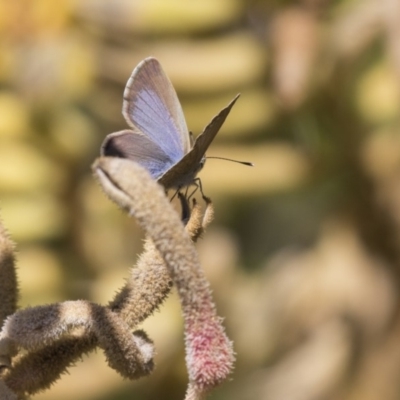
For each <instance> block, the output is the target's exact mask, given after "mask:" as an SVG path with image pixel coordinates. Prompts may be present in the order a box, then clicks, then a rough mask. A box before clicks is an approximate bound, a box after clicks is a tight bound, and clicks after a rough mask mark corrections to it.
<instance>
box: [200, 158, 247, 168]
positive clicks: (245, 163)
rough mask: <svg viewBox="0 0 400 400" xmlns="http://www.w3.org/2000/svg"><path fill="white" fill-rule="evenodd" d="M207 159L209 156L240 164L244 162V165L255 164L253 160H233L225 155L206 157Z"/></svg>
mask: <svg viewBox="0 0 400 400" xmlns="http://www.w3.org/2000/svg"><path fill="white" fill-rule="evenodd" d="M206 158H207V159H209V158H215V159H217V160H225V161H232V162H235V163H238V164H243V165H247V166H249V167H254V164H253V163H252V162H249V161H239V160H232V159H231V158H225V157H206Z"/></svg>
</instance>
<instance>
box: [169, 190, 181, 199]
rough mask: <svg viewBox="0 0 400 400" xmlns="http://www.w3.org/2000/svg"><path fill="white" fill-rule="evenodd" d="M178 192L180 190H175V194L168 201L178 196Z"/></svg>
mask: <svg viewBox="0 0 400 400" xmlns="http://www.w3.org/2000/svg"><path fill="white" fill-rule="evenodd" d="M179 190H180V189H177V190H176V192H175V193H174V194H173V196H172V197H171V199H170V201H172V200H173V199H174V198H175V197H176V195H177V194H179V195H180V192H179Z"/></svg>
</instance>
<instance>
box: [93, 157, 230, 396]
mask: <svg viewBox="0 0 400 400" xmlns="http://www.w3.org/2000/svg"><path fill="white" fill-rule="evenodd" d="M93 170H94V173H95V175H96V176H97V177H98V179H99V181H100V183H101V185H102V187H103V189H104V191H105V193H106V194H107V195H108V196H109V197H110V198H111V199H112V200H113V201H115V202H116V203H117V204H118V205H119V206H120V207H122V208H123V209H125V210H126V211H127V212H128V213H129V214H130V215H132V216H134V217H135V218H136V219H137V221H138V223H139V224H140V225H141V226H142V228H143V229H144V230H145V231H146V233H147V234H148V235H149V236H150V237H151V238H152V241H153V243H154V245H155V247H156V249H157V250H158V251H159V253H160V254H161V256H162V258H163V259H164V261H165V263H166V266H167V268H168V270H169V273H170V276H171V278H172V280H173V282H174V284H175V285H176V287H177V290H178V294H179V297H180V301H181V304H182V310H183V316H184V324H185V347H186V364H187V368H188V373H189V382H190V391H191V395H193V392H196V391H197V393H198V394H199V396H200V394H201V393H205V392H207V391H208V390H209V389H211V388H213V387H214V386H216V385H218V384H219V383H221V382H222V381H223V380H225V379H226V378H227V376H228V375H229V373H230V372H231V370H232V367H233V363H234V353H233V349H232V343H231V341H230V340H229V339H228V337H227V336H226V334H225V331H224V328H223V326H222V324H221V318H220V317H218V315H217V313H216V309H215V305H214V302H213V300H212V296H211V290H210V287H209V284H208V282H207V280H206V279H205V277H204V275H203V272H202V269H201V267H200V263H199V260H198V257H197V253H196V250H195V248H194V246H193V244H192V242H191V240H190V238H189V236H188V234H187V233H186V232H185V230H184V227H183V225H182V223H181V221H180V218H179V216H178V214H177V213H176V212H175V210H174V209H173V208H172V206H171V204H170V202H169V200H168V199H167V197H166V196H165V194H164V191H163V189H162V187H161V186H159V185H158V184H157V183H156V182H155V181H154V180H153V179H151V177H150V176H149V174H148V172H147V171H145V170H144V169H143V168H142V167H140V166H139V165H137V164H136V163H133V162H131V161H129V160H124V159H120V158H107V157H103V158H100V159H98V160H97V161H96V162H95V163H94V165H93ZM188 393H189V392H188ZM187 398H188V397H187ZM192 398H195V397H192ZM198 398H201V397H198Z"/></svg>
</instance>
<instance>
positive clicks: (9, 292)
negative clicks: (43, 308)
mask: <svg viewBox="0 0 400 400" xmlns="http://www.w3.org/2000/svg"><path fill="white" fill-rule="evenodd" d="M0 277H1V279H0V293H1V302H0V325H3V323H4V320H5V319H6V318H7V317H8V316H9V315H11V314H12V313H14V312H15V310H16V309H17V301H18V285H17V273H16V271H15V258H14V244H13V242H12V241H11V239H10V238H9V236H8V235H7V232H6V231H5V229H4V227H3V225H2V224H1V222H0Z"/></svg>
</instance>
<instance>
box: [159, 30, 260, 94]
mask: <svg viewBox="0 0 400 400" xmlns="http://www.w3.org/2000/svg"><path fill="white" fill-rule="evenodd" d="M154 54H156V56H157V57H159V60H160V62H161V63H162V65H163V67H164V69H165V71H166V72H167V73H168V76H169V77H170V79H171V81H172V82H173V84H174V86H175V87H176V89H177V90H178V91H179V90H182V91H188V92H192V93H193V92H194V93H210V92H211V93H215V92H220V91H222V90H232V89H233V88H235V87H236V88H240V87H242V86H246V85H249V84H251V83H255V82H259V81H260V80H261V79H262V78H263V77H264V76H265V74H266V69H267V57H266V55H265V51H264V49H263V48H262V46H261V45H260V43H259V42H257V40H256V39H255V38H254V36H252V35H249V34H248V33H239V34H234V35H229V36H222V37H221V38H213V39H212V40H204V41H199V42H181V43H178V44H175V45H174V47H170V46H163V47H160V48H159V49H155V53H154Z"/></svg>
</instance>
